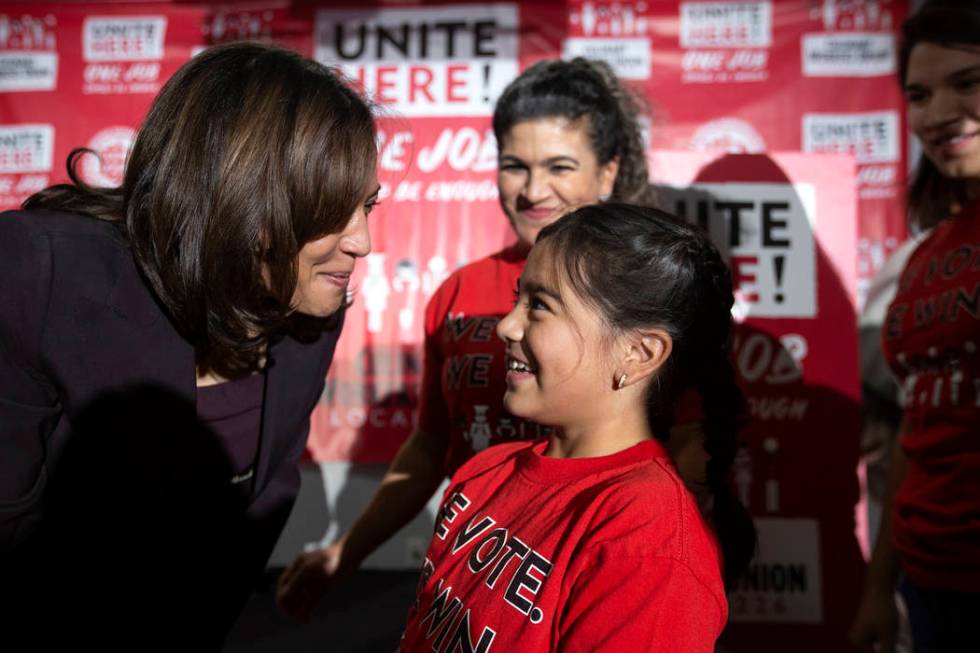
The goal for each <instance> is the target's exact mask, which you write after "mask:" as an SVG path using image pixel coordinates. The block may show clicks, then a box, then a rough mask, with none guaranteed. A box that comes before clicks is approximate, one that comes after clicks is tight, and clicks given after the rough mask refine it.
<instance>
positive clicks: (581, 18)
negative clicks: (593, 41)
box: [568, 0, 651, 56]
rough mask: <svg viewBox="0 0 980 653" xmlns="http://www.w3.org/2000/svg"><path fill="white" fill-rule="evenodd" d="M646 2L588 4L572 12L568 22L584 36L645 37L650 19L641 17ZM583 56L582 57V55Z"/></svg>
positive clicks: (586, 2)
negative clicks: (577, 27) (578, 28)
mask: <svg viewBox="0 0 980 653" xmlns="http://www.w3.org/2000/svg"><path fill="white" fill-rule="evenodd" d="M647 6H648V3H646V2H642V1H641V2H637V3H629V2H589V0H586V1H585V2H583V3H582V9H581V11H578V10H572V11H571V13H569V14H568V22H569V24H571V25H576V26H579V27H580V28H581V30H582V34H583V35H585V36H596V35H599V36H614V37H624V36H625V37H629V36H645V35H647V34H648V33H649V31H650V27H651V25H650V19H649V18H647V17H646V16H644V15H643V12H644V11H646V9H647ZM583 56H584V55H583Z"/></svg>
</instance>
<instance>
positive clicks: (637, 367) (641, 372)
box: [613, 329, 674, 388]
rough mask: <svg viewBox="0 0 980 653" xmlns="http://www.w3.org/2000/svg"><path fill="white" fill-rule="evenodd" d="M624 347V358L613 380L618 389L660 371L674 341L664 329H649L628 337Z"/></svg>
mask: <svg viewBox="0 0 980 653" xmlns="http://www.w3.org/2000/svg"><path fill="white" fill-rule="evenodd" d="M624 346H625V351H624V356H623V358H622V360H621V361H620V364H619V367H618V368H617V369H616V372H615V374H616V377H615V379H614V380H613V383H614V387H617V388H622V387H626V386H627V385H632V384H633V383H636V382H637V381H641V380H643V379H645V378H647V377H648V376H650V375H652V374H653V373H655V372H656V371H657V370H658V369H660V366H661V365H663V364H664V363H665V362H666V361H667V359H668V358H669V357H670V352H671V350H672V349H673V346H674V339H673V338H671V336H670V334H669V333H667V332H666V331H664V330H663V329H647V330H644V331H638V332H635V333H633V334H630V335H628V336H626V338H625V341H624ZM624 375H625V377H626V380H625V381H624V380H623V376H624Z"/></svg>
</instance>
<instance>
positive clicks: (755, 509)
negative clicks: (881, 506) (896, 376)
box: [651, 152, 863, 651]
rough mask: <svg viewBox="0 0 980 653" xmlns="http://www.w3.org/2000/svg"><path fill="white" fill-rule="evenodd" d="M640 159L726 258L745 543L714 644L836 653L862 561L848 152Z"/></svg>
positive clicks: (850, 164)
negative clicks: (744, 562)
mask: <svg viewBox="0 0 980 653" xmlns="http://www.w3.org/2000/svg"><path fill="white" fill-rule="evenodd" d="M651 165H652V167H653V175H654V177H655V178H656V179H657V180H658V181H659V182H660V183H661V184H664V185H665V186H666V188H665V190H664V194H665V196H666V197H665V199H666V201H667V202H668V203H670V204H671V206H672V207H673V208H674V209H675V211H676V212H677V213H678V214H680V215H683V216H685V217H687V219H688V220H690V221H692V222H696V223H699V224H701V225H703V226H704V227H705V228H707V229H708V231H709V233H710V234H711V235H712V239H713V240H714V242H715V243H716V244H717V245H718V246H719V247H720V248H721V250H722V251H723V252H724V253H725V254H726V255H727V256H728V260H729V263H730V265H731V268H732V274H733V284H734V286H735V298H736V299H735V307H734V309H733V315H734V317H735V319H736V322H737V326H736V330H735V337H734V342H733V359H734V363H735V368H736V372H737V375H738V379H739V382H740V385H741V386H742V389H743V390H744V392H745V394H746V397H747V401H748V409H749V415H750V420H749V424H748V426H747V427H746V428H745V429H744V430H743V432H742V433H741V438H742V442H741V444H740V446H739V449H738V454H737V456H736V460H735V470H734V480H735V485H736V490H737V492H738V495H739V498H740V499H741V500H742V502H743V503H744V504H745V505H746V506H748V508H749V510H750V511H751V513H752V515H753V516H754V518H755V520H756V524H757V526H758V529H759V551H758V555H757V557H756V558H755V560H754V561H753V564H752V566H751V568H750V569H749V573H748V574H747V575H746V577H745V578H744V579H743V580H742V581H741V582H740V583H739V586H738V588H737V589H736V591H735V592H733V593H732V594H731V595H730V596H729V608H730V612H731V621H732V624H731V626H730V627H729V630H728V631H727V633H726V635H725V638H724V644H725V646H726V647H727V648H728V649H729V650H732V651H754V650H758V643H759V642H760V641H766V642H767V646H769V647H770V648H771V650H789V649H790V648H792V650H800V651H831V650H833V651H836V650H844V649H845V648H846V646H847V644H846V640H845V634H846V632H847V627H848V625H849V623H850V620H851V619H852V617H853V615H854V609H855V607H856V601H857V598H858V596H859V594H860V588H861V585H860V583H861V573H862V568H863V561H862V559H861V554H860V550H859V547H858V540H857V538H856V535H855V521H854V507H855V504H856V503H857V501H858V479H857V475H856V469H857V465H858V455H859V450H858V437H859V434H860V430H861V409H860V386H859V382H858V373H857V367H858V358H857V346H856V343H855V339H854V338H853V337H852V335H851V334H853V333H854V330H855V329H856V312H855V306H856V301H857V270H856V267H855V265H854V252H855V251H856V236H857V229H856V223H855V189H854V187H853V185H852V184H850V183H848V182H849V181H850V180H852V179H853V176H854V162H853V159H852V158H851V157H850V156H840V155H807V154H789V153H773V154H769V155H709V154H693V153H684V152H678V153H675V152H662V153H657V154H655V155H654V156H653V158H652V160H651ZM767 650H768V649H767Z"/></svg>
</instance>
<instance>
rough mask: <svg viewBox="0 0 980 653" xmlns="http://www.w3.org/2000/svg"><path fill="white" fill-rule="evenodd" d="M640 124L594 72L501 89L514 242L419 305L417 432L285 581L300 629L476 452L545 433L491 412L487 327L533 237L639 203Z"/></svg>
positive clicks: (499, 361) (501, 175)
mask: <svg viewBox="0 0 980 653" xmlns="http://www.w3.org/2000/svg"><path fill="white" fill-rule="evenodd" d="M640 115H641V111H640V105H639V103H638V101H637V100H636V99H635V98H634V97H633V95H632V94H631V93H629V92H628V91H627V90H626V89H625V88H623V86H622V85H621V84H620V82H619V81H618V80H617V79H616V76H615V75H614V73H613V72H612V69H611V68H610V67H609V66H608V65H606V64H605V63H603V62H599V61H590V60H586V59H574V60H572V61H554V60H546V61H541V62H538V63H536V64H534V65H532V66H530V67H529V68H528V69H527V70H525V71H524V72H523V73H522V74H521V75H520V76H519V77H518V78H517V79H515V80H514V81H513V82H511V83H510V85H508V86H507V88H506V89H505V90H504V92H503V94H502V95H501V96H500V98H499V100H498V101H497V105H496V108H495V111H494V115H493V130H494V134H495V136H496V139H497V145H498V150H499V153H498V162H499V165H498V172H497V185H498V188H499V191H500V205H501V208H502V209H503V211H504V214H505V215H506V216H507V219H508V220H509V221H510V224H511V226H512V227H513V229H514V232H515V234H516V235H517V243H516V244H514V245H512V246H510V247H507V248H506V249H504V250H502V251H500V252H497V253H495V254H493V255H491V256H488V257H486V258H484V259H482V260H479V261H476V262H474V263H471V264H470V265H467V266H465V267H463V268H461V269H460V270H457V271H456V272H455V273H453V274H452V275H451V276H450V277H449V278H448V279H447V280H446V281H445V282H444V283H443V284H442V286H441V287H440V288H439V289H438V290H437V291H436V292H435V294H434V295H433V297H432V299H431V300H430V301H429V304H428V307H427V310H426V318H425V325H426V326H425V368H424V373H423V380H422V390H421V400H420V411H419V421H418V427H417V430H416V431H415V432H414V433H413V434H412V435H411V436H410V437H409V439H408V440H407V441H406V442H405V443H404V444H403V445H402V447H401V449H400V450H399V452H398V454H397V455H396V456H395V459H394V461H393V462H392V463H391V466H390V467H389V469H388V472H387V474H386V475H385V477H384V478H383V479H382V481H381V485H380V487H379V488H378V490H377V493H376V494H375V496H374V498H373V499H372V501H371V503H370V504H369V505H368V507H367V508H366V509H365V511H364V512H363V513H362V514H361V516H360V518H359V519H358V520H357V521H356V522H355V524H354V526H353V527H352V528H351V529H350V531H348V532H347V533H346V534H344V535H343V536H341V537H340V539H339V540H338V541H337V542H335V543H334V544H332V545H330V546H328V547H326V548H324V549H322V550H316V551H312V552H307V553H303V554H300V555H299V556H298V557H297V558H296V560H295V561H294V562H293V564H292V565H290V567H289V568H288V569H287V570H286V571H285V573H284V574H283V576H282V578H281V579H280V582H279V592H278V600H279V604H280V606H281V607H282V608H283V610H284V611H286V612H287V613H289V614H291V615H293V616H296V617H298V618H301V619H308V618H309V615H310V612H311V611H312V609H313V608H314V607H315V605H316V603H317V601H318V600H319V598H320V596H321V594H322V593H323V591H324V590H325V589H326V587H327V586H329V585H330V584H331V583H332V582H333V581H334V580H335V579H336V578H338V577H342V576H345V575H348V574H350V573H352V572H353V571H354V570H356V569H357V567H358V566H359V565H360V564H361V561H362V560H364V558H366V557H367V556H368V555H369V554H370V553H371V552H372V551H374V550H375V549H377V548H378V547H379V546H380V545H381V544H382V543H384V542H385V541H386V540H387V539H388V538H390V537H391V536H392V535H394V534H395V533H396V532H397V531H398V529H400V528H401V527H402V526H404V525H405V524H406V523H408V522H409V521H410V520H411V519H412V518H413V517H415V516H416V515H417V514H418V513H419V512H420V511H421V510H422V509H423V507H424V506H425V504H426V503H427V502H428V501H429V499H430V498H431V497H432V495H433V493H434V492H435V491H436V489H437V488H438V487H439V484H440V483H442V481H443V480H444V479H445V478H446V477H447V476H450V475H452V473H453V472H454V471H455V470H456V469H457V468H458V467H459V466H460V465H462V464H463V463H464V462H465V461H466V460H467V459H469V458H470V456H472V455H473V454H474V453H475V452H476V451H479V450H481V449H483V448H485V447H487V446H488V445H490V444H495V443H498V442H505V441H510V440H515V439H517V440H526V439H534V438H539V437H542V436H543V435H545V434H546V433H547V430H546V429H543V428H542V427H540V426H538V425H536V424H532V423H529V422H526V421H524V420H521V419H519V418H517V417H515V416H514V415H511V414H510V413H508V412H507V411H506V410H505V409H504V407H503V406H502V405H501V397H502V396H503V392H504V373H505V370H504V367H503V347H502V345H501V343H500V342H499V341H496V339H495V338H493V327H494V325H495V324H496V322H497V321H498V320H499V319H500V317H502V316H503V315H505V314H507V312H509V311H510V309H511V306H512V303H513V288H514V285H515V283H516V281H517V279H518V277H519V276H520V274H521V270H522V269H523V268H524V262H525V261H526V259H527V255H528V252H529V251H530V250H531V247H532V245H533V244H534V240H535V238H536V237H537V234H538V232H539V231H540V230H541V229H542V228H543V227H545V226H547V225H548V224H551V223H552V222H554V221H555V220H557V219H558V218H559V217H560V216H562V215H563V214H565V213H566V212H567V211H569V210H570V209H573V208H575V207H578V206H581V205H586V204H594V203H596V202H600V201H605V200H608V199H610V198H614V199H616V200H620V201H630V202H642V201H643V200H644V199H645V197H646V195H647V194H648V192H649V191H648V189H649V184H648V181H647V166H646V157H645V152H644V145H643V139H642V135H641V130H640V125H639V122H638V120H639V116H640ZM467 360H474V361H477V362H476V363H475V365H476V366H477V367H478V371H477V373H476V374H475V375H474V378H472V379H462V378H459V377H460V375H459V374H458V373H454V372H453V370H455V369H458V368H459V367H460V364H461V363H463V362H464V361H467Z"/></svg>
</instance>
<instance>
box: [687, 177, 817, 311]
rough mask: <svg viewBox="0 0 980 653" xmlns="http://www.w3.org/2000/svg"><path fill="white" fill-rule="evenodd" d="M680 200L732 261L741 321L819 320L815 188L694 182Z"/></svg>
mask: <svg viewBox="0 0 980 653" xmlns="http://www.w3.org/2000/svg"><path fill="white" fill-rule="evenodd" d="M673 199H674V204H673V208H674V209H675V212H676V213H677V214H678V215H680V216H685V217H686V218H687V219H688V220H689V221H691V222H697V223H699V224H701V225H702V226H703V227H705V228H707V229H708V231H709V233H710V234H711V237H712V240H713V241H714V242H715V244H717V245H718V247H719V249H720V250H721V251H722V253H723V254H724V255H726V256H727V258H728V261H729V265H730V267H731V270H732V285H733V287H734V289H735V304H736V305H735V307H734V308H733V312H735V313H736V314H737V316H738V317H739V318H740V319H744V318H747V317H763V318H764V317H771V318H779V317H793V318H813V317H815V316H816V314H817V268H816V253H815V242H814V236H813V233H814V229H815V226H816V215H817V212H816V191H815V189H814V188H813V186H812V185H811V184H763V183H723V184H694V185H692V186H691V187H690V188H687V189H675V191H674V197H673Z"/></svg>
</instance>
